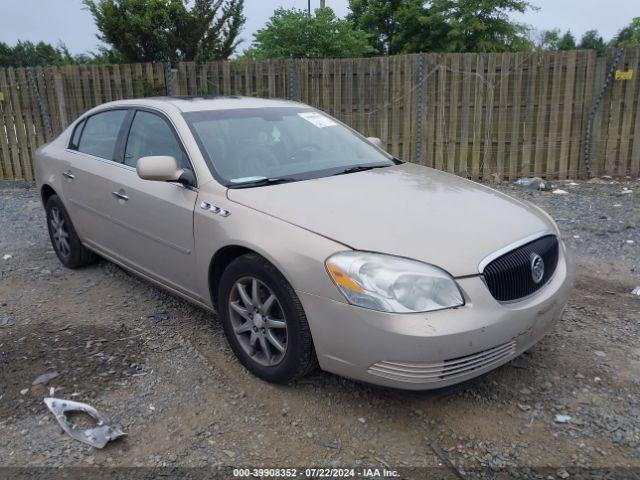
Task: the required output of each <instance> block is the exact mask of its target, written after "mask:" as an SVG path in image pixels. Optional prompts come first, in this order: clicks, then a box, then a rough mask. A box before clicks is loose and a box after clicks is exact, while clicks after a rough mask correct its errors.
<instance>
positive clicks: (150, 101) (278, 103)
mask: <svg viewBox="0 0 640 480" xmlns="http://www.w3.org/2000/svg"><path fill="white" fill-rule="evenodd" d="M134 105H135V106H148V107H156V108H162V107H163V106H164V107H166V106H169V105H170V106H172V107H174V108H177V109H178V110H180V111H181V112H201V111H210V110H234V109H241V108H283V107H295V106H298V107H306V105H303V104H301V103H298V102H293V101H290V100H273V99H266V98H254V97H241V96H221V97H202V96H200V97H198V96H193V97H148V98H138V99H131V100H119V101H116V102H111V103H109V106H134Z"/></svg>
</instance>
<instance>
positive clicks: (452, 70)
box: [0, 48, 640, 181]
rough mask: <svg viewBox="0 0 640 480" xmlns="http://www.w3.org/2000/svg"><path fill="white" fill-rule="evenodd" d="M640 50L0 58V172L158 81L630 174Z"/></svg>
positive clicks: (418, 140) (463, 146)
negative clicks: (200, 60) (131, 59)
mask: <svg viewBox="0 0 640 480" xmlns="http://www.w3.org/2000/svg"><path fill="white" fill-rule="evenodd" d="M639 56H640V48H633V49H627V50H625V51H624V53H623V55H622V57H621V58H619V62H618V64H617V66H616V68H615V69H614V68H612V67H613V66H615V61H616V58H617V57H616V50H610V51H608V52H607V54H606V56H604V57H596V54H595V52H593V51H587V50H582V51H569V52H543V53H504V54H472V53H465V54H436V53H433V54H415V55H404V56H392V57H380V58H365V59H339V60H338V59H337V60H333V59H331V60H291V61H287V60H284V61H267V62H250V61H243V62H211V63H204V64H195V63H189V62H187V63H181V64H179V65H177V66H176V68H173V69H171V68H168V66H167V65H165V64H133V65H108V66H86V65H79V66H66V67H49V68H41V67H37V68H32V69H25V68H15V69H13V68H8V69H0V92H1V93H0V178H5V179H24V180H27V181H31V180H33V163H32V162H33V154H34V151H35V150H36V148H37V147H38V146H39V145H41V144H43V143H45V142H47V141H50V140H51V139H53V138H54V137H55V136H56V135H58V134H59V133H60V132H61V131H62V130H63V129H64V128H65V127H66V126H67V125H68V124H69V123H70V122H71V121H73V119H75V118H76V117H77V116H79V115H80V114H82V113H83V112H85V111H86V110H88V109H89V108H91V107H94V106H96V105H99V104H101V103H104V102H108V101H111V100H117V99H123V98H135V97H144V96H154V95H166V94H170V95H248V96H258V97H270V98H290V99H294V100H299V101H302V102H304V103H308V104H310V105H313V106H315V107H318V108H320V109H322V110H324V111H325V112H327V113H329V114H331V115H333V116H335V117H337V118H339V119H340V120H342V121H344V122H345V123H347V124H349V125H351V126H352V127H353V128H355V129H356V130H358V131H359V132H361V133H363V134H364V135H366V136H376V137H381V138H382V139H383V141H384V142H385V143H386V145H387V149H388V151H389V152H391V153H392V154H393V155H395V156H397V157H399V158H402V159H403V160H407V161H410V162H416V163H420V164H424V165H429V166H433V167H435V168H439V169H443V170H447V171H449V172H453V173H457V174H459V175H463V176H467V177H470V178H487V177H489V176H493V175H495V176H497V177H499V178H508V179H513V178H517V177H520V176H532V175H537V176H542V177H546V178H560V179H564V178H584V177H585V176H587V173H588V172H590V173H591V174H592V175H604V174H607V175H612V176H618V177H622V176H627V175H632V176H634V177H636V176H638V174H639V171H640V115H639V114H638V112H639V111H640V109H639V108H638V107H639V106H640V81H639V80H638V75H639V73H640V72H638V61H639ZM614 70H617V71H618V75H617V77H618V79H616V75H613V76H612V77H610V80H609V81H608V82H607V86H606V88H604V89H603V86H604V85H605V82H606V81H607V78H608V75H610V74H614V73H615V72H614ZM630 71H633V73H629V72H630ZM625 72H626V74H625ZM629 77H631V78H629ZM591 117H592V121H591V122H589V120H590V118H591ZM590 123H591V125H592V128H591V132H592V135H591V136H590V137H588V135H587V130H588V125H589V124H590ZM587 138H589V142H588V143H589V146H590V149H589V154H588V155H587V152H586V146H587ZM587 162H589V165H587Z"/></svg>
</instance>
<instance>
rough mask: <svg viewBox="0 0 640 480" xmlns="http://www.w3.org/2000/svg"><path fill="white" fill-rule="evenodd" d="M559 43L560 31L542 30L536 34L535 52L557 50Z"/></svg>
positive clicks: (555, 29)
mask: <svg viewBox="0 0 640 480" xmlns="http://www.w3.org/2000/svg"><path fill="white" fill-rule="evenodd" d="M559 43H560V29H559V28H554V29H552V30H542V31H541V32H540V33H539V34H538V39H537V41H536V50H540V51H542V50H558V44H559Z"/></svg>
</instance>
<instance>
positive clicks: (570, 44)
mask: <svg viewBox="0 0 640 480" xmlns="http://www.w3.org/2000/svg"><path fill="white" fill-rule="evenodd" d="M575 49H576V38H575V37H574V36H573V34H572V33H571V30H567V31H566V32H565V34H564V35H563V36H562V37H561V38H560V40H559V41H558V50H575Z"/></svg>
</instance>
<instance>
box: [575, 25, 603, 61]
mask: <svg viewBox="0 0 640 480" xmlns="http://www.w3.org/2000/svg"><path fill="white" fill-rule="evenodd" d="M578 48H579V49H581V50H595V51H596V53H597V55H598V56H599V57H601V56H603V55H604V53H605V49H606V44H605V43H604V39H603V38H602V37H601V36H600V34H599V33H598V31H597V30H589V31H587V32H585V33H584V35H582V38H581V39H580V43H579V44H578Z"/></svg>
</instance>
